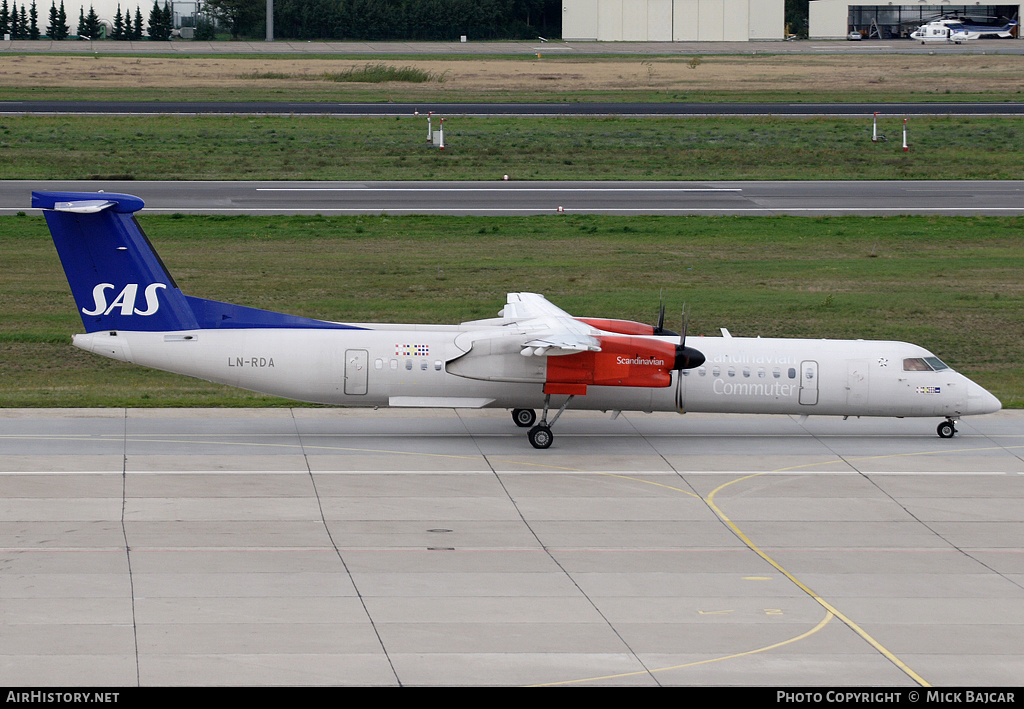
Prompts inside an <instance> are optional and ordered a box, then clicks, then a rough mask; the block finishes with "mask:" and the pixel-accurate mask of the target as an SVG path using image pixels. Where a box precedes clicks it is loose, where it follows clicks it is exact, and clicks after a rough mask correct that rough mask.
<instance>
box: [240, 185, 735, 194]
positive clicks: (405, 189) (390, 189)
mask: <svg viewBox="0 0 1024 709" xmlns="http://www.w3.org/2000/svg"><path fill="white" fill-rule="evenodd" d="M256 191H257V192H494V193H496V194H500V193H503V192H545V193H549V192H583V193H586V192H742V191H743V190H742V189H741V188H739V187H650V188H646V187H499V186H494V187H257V188H256Z"/></svg>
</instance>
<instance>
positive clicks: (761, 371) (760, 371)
mask: <svg viewBox="0 0 1024 709" xmlns="http://www.w3.org/2000/svg"><path fill="white" fill-rule="evenodd" d="M764 375H765V371H764V367H762V368H760V369H758V370H757V378H758V379H764Z"/></svg>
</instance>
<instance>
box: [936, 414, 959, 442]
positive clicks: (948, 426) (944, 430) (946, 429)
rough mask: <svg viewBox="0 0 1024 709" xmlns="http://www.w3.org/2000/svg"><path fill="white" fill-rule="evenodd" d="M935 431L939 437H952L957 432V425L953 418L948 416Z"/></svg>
mask: <svg viewBox="0 0 1024 709" xmlns="http://www.w3.org/2000/svg"><path fill="white" fill-rule="evenodd" d="M935 432H936V433H938V434H939V438H952V437H953V435H954V434H956V425H955V424H954V423H953V419H951V418H947V419H946V420H945V421H943V422H942V423H940V424H939V427H938V428H937V429H935Z"/></svg>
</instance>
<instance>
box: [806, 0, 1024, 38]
mask: <svg viewBox="0 0 1024 709" xmlns="http://www.w3.org/2000/svg"><path fill="white" fill-rule="evenodd" d="M928 1H929V0H923V1H922V2H920V3H918V4H916V5H912V4H909V3H908V4H903V5H901V4H899V3H897V2H890V3H884V4H878V5H867V4H860V3H855V2H851V1H850V0H811V2H810V17H809V20H810V21H809V23H808V33H809V34H810V37H811V39H844V38H845V37H847V36H848V35H849V33H850V32H860V33H861V35H863V36H864V37H866V38H872V39H874V38H878V39H898V38H901V37H902V38H908V37H909V36H910V33H911V32H913V31H914V30H916V29H917V28H918V27H920V26H921V25H923V24H925V23H927V22H928V21H929V20H932V19H935V18H936V17H938V16H940V15H966V16H969V17H975V18H977V17H982V18H991V19H992V21H995V20H997V19H999V18H1006V19H1010V20H1019V19H1020V8H1021V6H1020V5H981V4H980V3H975V4H973V5H954V4H951V3H949V2H939V3H937V4H931V5H926V4H925V2H928ZM931 2H935V0H931ZM1004 21H1005V20H1004Z"/></svg>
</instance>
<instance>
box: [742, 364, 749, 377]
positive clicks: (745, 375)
mask: <svg viewBox="0 0 1024 709" xmlns="http://www.w3.org/2000/svg"><path fill="white" fill-rule="evenodd" d="M743 378H744V379H750V367H744V368H743Z"/></svg>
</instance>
